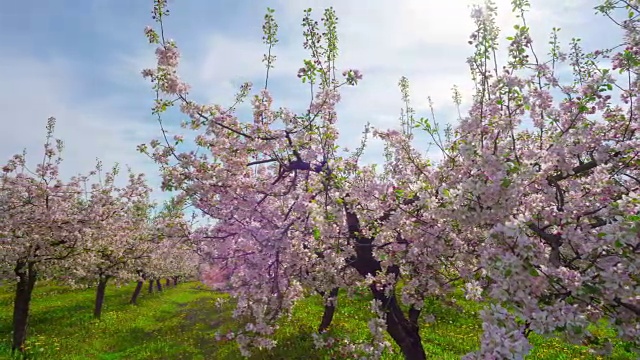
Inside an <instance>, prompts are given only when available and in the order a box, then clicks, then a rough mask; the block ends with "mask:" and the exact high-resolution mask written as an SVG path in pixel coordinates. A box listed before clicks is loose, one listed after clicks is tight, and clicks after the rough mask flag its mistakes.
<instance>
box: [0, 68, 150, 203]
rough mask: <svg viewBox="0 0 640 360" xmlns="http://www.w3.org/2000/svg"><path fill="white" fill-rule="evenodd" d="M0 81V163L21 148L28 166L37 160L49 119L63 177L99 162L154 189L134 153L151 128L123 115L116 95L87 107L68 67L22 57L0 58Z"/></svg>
mask: <svg viewBox="0 0 640 360" xmlns="http://www.w3.org/2000/svg"><path fill="white" fill-rule="evenodd" d="M0 78H1V79H2V80H3V81H2V86H0V119H1V121H2V125H1V128H0V159H3V161H6V160H8V159H9V157H11V156H12V155H13V154H16V153H20V152H22V149H25V148H26V150H27V159H28V161H29V164H31V165H32V166H33V165H34V164H36V163H37V162H38V161H39V160H40V159H42V157H41V156H42V146H43V142H44V139H45V134H46V131H45V125H46V123H47V118H49V117H50V116H54V117H55V118H56V119H57V124H56V131H55V137H57V138H60V139H62V140H63V141H64V142H65V149H64V152H63V158H64V162H63V164H62V168H61V175H62V176H63V177H65V178H68V177H69V176H72V175H75V174H77V173H86V172H88V171H90V170H92V169H93V168H95V164H96V158H100V160H101V161H102V162H103V164H104V168H105V171H106V170H109V169H110V168H111V166H112V165H113V164H115V163H116V162H118V163H120V167H121V170H122V171H125V170H126V168H125V166H126V165H129V166H131V167H132V169H133V170H134V171H135V172H144V173H146V174H147V175H148V176H149V178H150V180H151V183H152V184H153V185H158V176H157V173H158V171H157V167H156V166H155V165H154V164H153V163H152V162H151V161H150V160H148V159H146V158H145V156H144V155H141V154H139V153H137V151H136V145H137V144H139V143H142V142H144V141H147V140H148V139H149V138H150V137H151V136H153V135H152V134H155V133H156V132H157V131H158V128H157V126H154V125H155V124H154V123H153V122H152V121H149V122H148V123H144V121H142V120H144V119H140V118H136V116H137V115H139V114H136V113H131V112H127V110H126V107H125V103H124V99H123V98H121V97H120V96H118V95H113V96H112V97H107V98H101V99H99V100H91V101H88V100H87V97H86V96H83V84H82V83H81V81H79V79H78V78H77V77H76V76H75V75H74V64H72V63H70V62H68V61H65V60H61V59H57V60H52V61H46V62H45V61H39V60H37V59H34V58H31V57H26V56H13V57H7V58H0ZM147 117H148V116H147ZM148 118H149V117H148ZM147 120H149V119H147ZM121 179H122V181H125V180H126V177H125V176H122V177H121ZM157 195H158V196H159V194H157Z"/></svg>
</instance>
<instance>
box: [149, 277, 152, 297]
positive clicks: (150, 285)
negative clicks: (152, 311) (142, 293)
mask: <svg viewBox="0 0 640 360" xmlns="http://www.w3.org/2000/svg"><path fill="white" fill-rule="evenodd" d="M149 294H153V280H149Z"/></svg>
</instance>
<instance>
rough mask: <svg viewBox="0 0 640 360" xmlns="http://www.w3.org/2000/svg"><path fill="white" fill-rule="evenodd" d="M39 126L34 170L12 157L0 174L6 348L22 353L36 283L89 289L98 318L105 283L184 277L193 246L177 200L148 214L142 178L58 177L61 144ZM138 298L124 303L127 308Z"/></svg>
mask: <svg viewBox="0 0 640 360" xmlns="http://www.w3.org/2000/svg"><path fill="white" fill-rule="evenodd" d="M54 126H55V119H53V118H50V119H49V121H48V124H47V137H46V142H45V145H44V157H43V159H42V161H41V162H40V163H38V164H37V165H36V166H35V168H30V167H28V166H27V159H26V154H25V153H23V154H21V155H15V156H14V157H13V158H12V159H11V160H9V162H8V163H7V164H6V165H5V166H4V167H2V174H0V278H1V279H3V280H5V281H3V283H5V282H6V283H13V282H14V281H15V286H16V293H15V300H14V311H13V344H12V349H13V350H14V351H15V350H19V351H23V349H24V345H25V341H26V338H27V323H28V317H29V304H30V301H31V297H32V293H33V289H34V286H35V285H36V281H37V280H38V279H51V280H56V281H60V282H63V283H67V284H70V285H75V286H95V287H96V299H95V308H94V316H95V317H96V318H99V317H100V315H101V311H102V305H103V302H104V295H105V289H106V286H107V283H109V282H116V283H125V282H130V281H142V280H150V281H151V280H158V281H159V279H160V278H163V277H172V276H173V277H176V280H175V281H177V277H179V276H185V275H192V274H193V272H194V271H195V270H196V269H197V255H196V253H195V252H194V250H195V247H194V246H192V245H191V243H190V242H189V241H188V238H189V232H190V224H189V223H188V222H187V221H186V220H185V219H184V215H183V213H182V209H181V207H180V202H179V201H176V200H174V201H172V202H169V203H168V204H167V205H166V206H165V207H164V208H162V209H160V210H159V211H156V212H155V213H154V209H155V205H154V203H153V202H152V201H151V199H150V194H151V188H150V187H149V186H148V185H147V183H146V180H145V177H144V175H143V174H134V173H133V172H131V171H130V170H129V172H128V179H127V181H126V183H125V184H123V185H118V184H117V178H118V174H119V169H118V166H117V165H116V166H114V167H113V169H112V170H111V171H109V172H106V173H103V169H102V165H101V163H100V162H98V164H97V166H96V169H95V170H94V171H92V172H91V173H90V174H88V175H78V176H74V177H72V178H71V179H69V180H68V181H65V180H63V179H62V178H61V176H60V173H59V171H60V165H61V162H62V157H61V151H62V149H63V143H62V141H60V140H58V139H54V138H53V132H54ZM137 294H139V291H138V292H137V293H136V294H134V296H133V297H132V300H131V301H132V303H135V300H136V298H137Z"/></svg>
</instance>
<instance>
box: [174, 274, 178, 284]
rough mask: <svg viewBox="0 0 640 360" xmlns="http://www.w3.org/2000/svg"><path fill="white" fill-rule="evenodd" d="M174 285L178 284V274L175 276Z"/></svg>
mask: <svg viewBox="0 0 640 360" xmlns="http://www.w3.org/2000/svg"><path fill="white" fill-rule="evenodd" d="M173 286H178V277H177V276H174V277H173Z"/></svg>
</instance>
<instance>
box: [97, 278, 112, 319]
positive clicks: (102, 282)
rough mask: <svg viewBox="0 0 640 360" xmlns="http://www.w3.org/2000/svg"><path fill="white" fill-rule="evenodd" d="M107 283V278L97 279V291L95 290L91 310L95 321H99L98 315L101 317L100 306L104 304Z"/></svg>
mask: <svg viewBox="0 0 640 360" xmlns="http://www.w3.org/2000/svg"><path fill="white" fill-rule="evenodd" d="M107 281H109V276H102V275H101V276H100V278H99V279H98V289H97V290H96V303H95V306H94V308H93V317H94V318H96V319H100V315H102V304H104V292H105V290H106V288H107Z"/></svg>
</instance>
